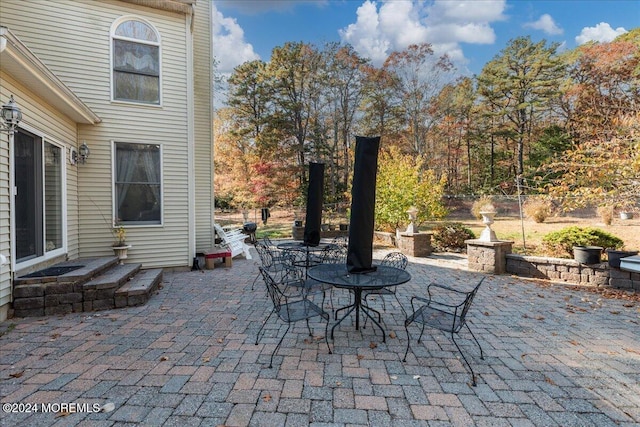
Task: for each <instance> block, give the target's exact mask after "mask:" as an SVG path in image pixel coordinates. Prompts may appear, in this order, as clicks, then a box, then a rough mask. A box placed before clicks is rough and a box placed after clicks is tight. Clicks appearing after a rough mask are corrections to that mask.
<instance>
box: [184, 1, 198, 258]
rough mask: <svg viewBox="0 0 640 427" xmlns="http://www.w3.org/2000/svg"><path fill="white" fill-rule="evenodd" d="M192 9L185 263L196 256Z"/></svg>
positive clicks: (187, 31)
mask: <svg viewBox="0 0 640 427" xmlns="http://www.w3.org/2000/svg"><path fill="white" fill-rule="evenodd" d="M192 28H193V10H192V12H191V13H189V14H187V20H186V22H185V41H186V48H187V49H186V51H187V70H186V73H187V76H186V77H187V181H188V183H187V190H188V191H187V200H188V202H187V205H188V213H187V216H188V218H187V227H188V236H189V239H188V240H189V241H188V245H189V253H188V255H187V265H191V260H192V259H193V258H194V257H195V256H196V214H195V190H196V185H195V165H194V161H195V153H194V151H195V129H194V128H195V118H194V113H195V112H194V110H195V109H194V93H193V92H194V82H193V32H192Z"/></svg>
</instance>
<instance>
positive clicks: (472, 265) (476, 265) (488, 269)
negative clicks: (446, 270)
mask: <svg viewBox="0 0 640 427" xmlns="http://www.w3.org/2000/svg"><path fill="white" fill-rule="evenodd" d="M465 243H466V244H467V260H468V263H469V269H470V270H475V271H483V272H485V273H494V274H503V273H506V271H507V254H510V253H511V247H512V245H513V242H509V241H504V240H499V241H497V242H485V241H482V240H477V239H474V240H465Z"/></svg>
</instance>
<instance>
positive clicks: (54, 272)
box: [20, 265, 84, 279]
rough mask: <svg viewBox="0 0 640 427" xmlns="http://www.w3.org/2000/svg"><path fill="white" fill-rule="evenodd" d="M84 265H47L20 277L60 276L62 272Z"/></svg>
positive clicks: (65, 272) (68, 271)
mask: <svg viewBox="0 0 640 427" xmlns="http://www.w3.org/2000/svg"><path fill="white" fill-rule="evenodd" d="M82 267H84V265H65V266H61V267H49V268H45V269H43V270H38V271H35V272H33V273H30V274H27V275H26V276H22V277H20V279H22V278H32V277H56V276H62V275H63V274H67V273H70V272H72V271H74V270H77V269H79V268H82Z"/></svg>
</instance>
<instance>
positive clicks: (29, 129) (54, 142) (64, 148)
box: [10, 123, 69, 271]
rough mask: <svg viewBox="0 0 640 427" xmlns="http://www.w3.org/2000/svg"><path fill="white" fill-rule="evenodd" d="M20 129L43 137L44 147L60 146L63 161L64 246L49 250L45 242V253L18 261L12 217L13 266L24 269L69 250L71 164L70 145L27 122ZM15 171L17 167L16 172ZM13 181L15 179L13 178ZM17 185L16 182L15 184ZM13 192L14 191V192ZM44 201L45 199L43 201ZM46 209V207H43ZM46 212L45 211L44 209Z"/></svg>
mask: <svg viewBox="0 0 640 427" xmlns="http://www.w3.org/2000/svg"><path fill="white" fill-rule="evenodd" d="M18 127H19V128H20V129H23V130H25V131H27V132H30V133H32V134H34V135H36V136H38V137H39V138H42V147H43V149H44V143H45V142H48V143H49V144H51V145H55V146H56V147H58V148H60V159H61V160H60V161H61V162H62V165H63V166H62V168H61V169H62V171H61V176H60V180H61V181H62V182H61V183H60V184H61V186H62V246H61V247H59V248H57V249H54V250H52V251H47V250H46V242H45V250H44V254H43V255H42V256H37V257H35V258H31V259H28V260H25V261H21V262H17V260H16V259H15V256H16V255H15V247H16V242H15V235H16V234H15V233H16V231H15V219H14V218H11V227H12V228H13V229H12V230H11V248H12V251H11V257H12V262H15V266H14V268H13V270H14V271H15V270H22V269H24V268H27V267H31V266H32V265H36V264H40V263H41V262H43V261H47V260H49V259H52V258H56V257H59V256H60V255H64V254H66V253H67V252H68V247H67V246H68V235H67V230H68V226H67V225H68V224H67V222H68V219H67V185H68V183H67V167H68V166H69V165H68V163H67V161H66V159H67V156H66V152H67V149H68V147H67V146H66V145H65V144H63V143H61V142H59V141H57V140H56V139H55V138H52V137H50V136H48V135H47V134H46V133H44V132H42V131H41V130H38V129H36V128H34V127H32V126H29V125H27V124H25V123H20V125H19V126H18ZM10 162H11V163H12V164H13V162H14V158H13V153H11V159H10ZM13 173H15V169H14V172H13ZM12 182H14V181H13V179H12ZM13 185H15V183H14V184H13ZM12 194H13V192H12ZM43 203H44V201H43ZM12 206H15V203H13V202H12ZM43 209H44V208H43ZM43 213H44V211H43ZM13 215H15V212H14V211H13V209H12V210H11V216H13ZM44 220H45V215H43V217H42V221H43V230H46V228H44V227H45V226H46V225H45V224H44Z"/></svg>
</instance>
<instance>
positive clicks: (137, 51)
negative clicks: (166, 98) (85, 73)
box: [111, 19, 160, 105]
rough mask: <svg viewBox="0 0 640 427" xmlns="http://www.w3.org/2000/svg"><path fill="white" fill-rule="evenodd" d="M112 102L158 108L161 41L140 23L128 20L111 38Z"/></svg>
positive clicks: (153, 32)
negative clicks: (133, 103) (140, 104)
mask: <svg viewBox="0 0 640 427" xmlns="http://www.w3.org/2000/svg"><path fill="white" fill-rule="evenodd" d="M111 40H112V60H113V70H112V71H113V76H112V82H113V83H112V90H113V94H112V96H113V99H114V100H117V101H127V102H136V103H144V104H155V105H160V37H159V36H158V33H157V32H156V31H155V29H154V28H153V27H152V26H151V25H149V24H147V23H145V22H142V21H140V20H136V19H129V20H126V21H123V22H121V23H119V24H118V25H116V26H115V29H114V31H113V32H112V34H111Z"/></svg>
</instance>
